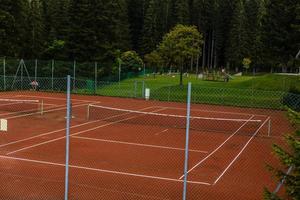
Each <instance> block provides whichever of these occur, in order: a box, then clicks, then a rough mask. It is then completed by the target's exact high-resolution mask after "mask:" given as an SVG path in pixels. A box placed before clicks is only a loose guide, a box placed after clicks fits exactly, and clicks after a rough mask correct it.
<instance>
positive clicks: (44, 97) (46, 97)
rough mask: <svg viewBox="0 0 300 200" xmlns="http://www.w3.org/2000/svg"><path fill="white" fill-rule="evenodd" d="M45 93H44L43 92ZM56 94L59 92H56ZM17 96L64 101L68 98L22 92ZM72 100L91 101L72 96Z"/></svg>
mask: <svg viewBox="0 0 300 200" xmlns="http://www.w3.org/2000/svg"><path fill="white" fill-rule="evenodd" d="M42 94H44V93H42ZM54 94H57V93H54ZM16 96H22V97H35V98H42V99H56V100H62V101H66V98H60V97H49V96H34V95H23V94H20V95H16ZM72 100H74V101H81V102H91V101H89V100H81V99H76V98H75V99H74V98H72Z"/></svg>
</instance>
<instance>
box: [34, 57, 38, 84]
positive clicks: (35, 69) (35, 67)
mask: <svg viewBox="0 0 300 200" xmlns="http://www.w3.org/2000/svg"><path fill="white" fill-rule="evenodd" d="M37 65H38V60H37V59H35V62H34V80H35V81H36V79H37Z"/></svg>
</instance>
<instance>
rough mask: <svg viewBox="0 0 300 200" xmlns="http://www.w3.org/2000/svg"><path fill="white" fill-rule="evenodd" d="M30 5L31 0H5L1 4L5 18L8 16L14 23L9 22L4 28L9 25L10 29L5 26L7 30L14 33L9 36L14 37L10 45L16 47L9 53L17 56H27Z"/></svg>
mask: <svg viewBox="0 0 300 200" xmlns="http://www.w3.org/2000/svg"><path fill="white" fill-rule="evenodd" d="M28 5H29V1H24V0H14V1H10V0H3V1H1V4H0V8H1V10H2V16H3V18H6V19H7V20H10V21H11V22H12V23H13V24H11V25H8V24H7V25H6V26H3V28H5V27H7V28H8V29H6V28H5V29H6V31H5V32H7V33H13V35H11V36H9V38H11V39H13V41H12V42H11V44H9V45H13V46H14V49H13V52H10V53H9V54H11V55H12V54H13V55H14V56H16V57H24V56H26V51H27V43H26V41H27V39H28V38H27V37H28V28H27V24H26V23H27V22H26V18H27V14H28ZM2 23H5V22H2ZM9 40H10V39H9Z"/></svg>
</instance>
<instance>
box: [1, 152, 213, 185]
mask: <svg viewBox="0 0 300 200" xmlns="http://www.w3.org/2000/svg"><path fill="white" fill-rule="evenodd" d="M0 158H3V159H9V160H18V161H24V162H31V163H38V164H44V165H52V166H60V167H65V166H66V165H65V164H61V163H54V162H47V161H40V160H32V159H26V158H18V157H10V156H2V155H0ZM69 167H70V168H74V169H83V170H88V171H96V172H102V173H109V174H118V175H123V176H134V177H140V178H148V179H156V180H164V181H173V182H183V181H182V180H178V179H173V178H167V177H160V176H149V175H144V174H136V173H127V172H120V171H113V170H105V169H98V168H91V167H83V166H77V165H69ZM188 183H191V184H198V185H211V184H210V183H206V182H197V181H188Z"/></svg>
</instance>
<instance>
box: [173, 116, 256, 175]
mask: <svg viewBox="0 0 300 200" xmlns="http://www.w3.org/2000/svg"><path fill="white" fill-rule="evenodd" d="M253 117H254V115H252V116H251V117H250V118H249V119H248V120H247V121H246V122H244V123H243V124H242V125H241V126H240V127H239V128H238V129H237V130H236V131H235V132H234V133H233V134H231V135H230V136H229V137H228V138H227V139H226V140H225V141H224V142H223V143H222V144H220V145H219V146H218V147H217V148H216V149H215V150H213V151H212V152H211V153H210V154H208V155H207V156H206V157H205V158H203V159H202V160H201V161H200V162H198V163H197V164H196V165H194V166H193V167H192V168H191V169H189V170H188V171H187V173H189V172H191V171H192V170H194V169H195V168H196V167H198V166H199V165H200V164H201V163H203V162H204V161H205V160H207V159H208V158H209V157H210V156H212V155H213V154H214V153H215V152H216V151H218V150H219V149H220V148H221V147H222V146H223V145H224V144H225V143H226V142H227V141H228V140H230V139H231V138H232V137H233V136H234V135H235V134H236V133H237V132H238V131H239V130H241V129H242V128H243V127H244V126H245V125H246V124H247V123H248V121H250V120H251V119H252V118H253ZM183 177H184V174H183V175H182V176H180V177H179V179H182V178H183Z"/></svg>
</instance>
